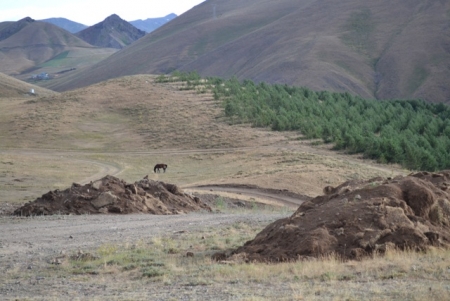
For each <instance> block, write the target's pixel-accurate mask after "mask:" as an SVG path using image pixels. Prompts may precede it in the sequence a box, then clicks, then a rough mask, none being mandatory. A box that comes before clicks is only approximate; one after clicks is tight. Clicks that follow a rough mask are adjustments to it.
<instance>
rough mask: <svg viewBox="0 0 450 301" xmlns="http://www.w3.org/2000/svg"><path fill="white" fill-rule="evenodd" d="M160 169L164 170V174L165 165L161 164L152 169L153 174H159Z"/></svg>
mask: <svg viewBox="0 0 450 301" xmlns="http://www.w3.org/2000/svg"><path fill="white" fill-rule="evenodd" d="M160 169H164V172H166V169H167V164H162V163H161V164H156V165H155V168H153V171H154V172H156V171H158V172H159V170H160Z"/></svg>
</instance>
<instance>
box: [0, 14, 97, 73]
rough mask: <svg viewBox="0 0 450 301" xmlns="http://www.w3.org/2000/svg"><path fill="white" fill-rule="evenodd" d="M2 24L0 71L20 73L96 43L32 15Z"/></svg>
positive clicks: (88, 47) (0, 32) (0, 33)
mask: <svg viewBox="0 0 450 301" xmlns="http://www.w3.org/2000/svg"><path fill="white" fill-rule="evenodd" d="M5 23H7V24H6V25H5V24H3V23H1V24H2V25H1V26H0V28H1V29H0V36H2V39H1V41H0V72H3V73H5V74H8V75H17V74H20V73H22V72H26V70H28V69H30V68H35V67H36V66H37V65H39V64H42V63H44V62H47V61H48V60H50V59H52V58H54V57H57V56H58V55H60V54H62V53H64V52H67V51H69V50H73V49H80V48H81V49H92V48H94V46H92V45H90V44H88V43H86V42H84V41H83V40H81V39H79V38H77V37H76V36H74V35H72V34H71V33H70V32H68V31H66V30H64V29H61V28H59V27H57V26H55V25H53V24H50V23H46V22H40V21H35V20H33V19H31V18H29V17H27V18H24V19H22V20H19V21H17V22H5Z"/></svg>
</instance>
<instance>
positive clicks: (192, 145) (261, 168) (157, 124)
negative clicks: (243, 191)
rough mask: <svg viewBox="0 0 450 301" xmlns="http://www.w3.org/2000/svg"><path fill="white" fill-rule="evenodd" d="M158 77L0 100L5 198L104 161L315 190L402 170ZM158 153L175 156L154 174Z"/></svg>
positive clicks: (191, 180) (123, 168)
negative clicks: (235, 114) (269, 126)
mask: <svg viewBox="0 0 450 301" xmlns="http://www.w3.org/2000/svg"><path fill="white" fill-rule="evenodd" d="M154 78H155V77H154V76H149V75H140V76H132V77H123V78H119V79H114V80H110V81H107V82H102V83H99V84H96V85H93V86H90V87H87V88H83V89H79V90H75V91H69V92H65V93H62V94H60V95H54V96H46V97H41V98H33V99H31V100H30V98H25V99H14V100H12V99H0V141H1V145H0V188H1V189H0V191H2V194H3V195H2V196H0V200H3V201H10V202H22V201H24V200H30V199H34V198H36V197H37V196H38V195H41V194H42V193H44V192H46V190H47V191H48V189H56V188H59V189H62V188H65V187H67V186H70V184H71V183H72V182H80V181H83V180H84V179H86V178H87V177H90V176H92V175H93V174H95V171H96V170H97V172H100V171H101V170H111V172H114V170H116V169H117V170H119V171H120V177H122V178H124V179H126V180H127V181H135V180H136V179H140V178H142V177H143V176H144V175H146V174H150V175H151V177H152V178H155V179H158V178H159V177H161V178H164V179H166V180H170V181H173V183H177V184H179V185H192V184H195V183H203V184H205V183H211V182H212V183H243V184H255V185H259V186H263V187H273V188H279V189H289V190H292V191H295V192H298V193H303V194H307V195H317V194H319V193H321V191H322V188H323V187H324V186H327V185H337V184H339V183H340V182H342V181H344V180H345V179H353V178H358V177H364V178H366V177H374V176H377V175H384V176H391V175H392V174H393V173H395V174H397V173H398V172H403V171H399V170H398V169H396V168H395V167H389V168H387V167H383V166H371V165H367V163H364V161H359V160H358V159H356V158H355V157H353V159H351V160H350V161H349V158H351V157H346V156H344V157H340V156H339V155H337V154H336V153H332V152H330V151H328V150H327V149H326V147H325V146H324V147H323V148H311V147H310V146H309V142H306V141H302V140H298V134H297V133H294V132H293V133H279V132H272V131H270V130H266V129H255V128H251V127H248V126H247V125H233V126H230V125H228V124H227V123H226V122H225V120H224V117H223V111H222V108H221V106H220V104H219V103H217V102H216V101H214V100H213V97H212V95H208V94H199V93H197V92H195V91H179V90H178V88H177V87H176V85H177V84H155V83H153V80H154ZM174 85H175V86H174ZM335 156H336V157H335ZM33 162H34V163H35V164H34V163H33ZM160 162H165V163H167V164H169V170H170V172H169V173H166V174H163V175H159V174H153V173H152V167H153V165H154V164H156V163H160ZM281 179H282V180H281Z"/></svg>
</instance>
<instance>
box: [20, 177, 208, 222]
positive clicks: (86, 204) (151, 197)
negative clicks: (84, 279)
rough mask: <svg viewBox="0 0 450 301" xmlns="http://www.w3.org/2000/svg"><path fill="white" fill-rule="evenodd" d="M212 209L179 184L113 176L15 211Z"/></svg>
mask: <svg viewBox="0 0 450 301" xmlns="http://www.w3.org/2000/svg"><path fill="white" fill-rule="evenodd" d="M199 210H207V211H211V208H210V207H209V206H208V205H206V204H204V203H203V202H202V201H201V200H200V199H199V198H198V197H192V196H190V195H188V194H185V193H183V192H182V191H181V190H180V189H179V188H178V187H177V186H176V185H173V184H168V183H164V182H158V181H153V180H149V179H148V178H147V177H145V178H144V179H142V180H140V181H138V182H135V183H133V184H127V183H126V182H125V181H123V180H120V179H118V178H115V177H113V176H109V175H108V176H105V177H104V178H102V179H100V180H97V181H95V182H91V183H90V184H86V185H80V184H76V183H74V184H72V186H71V187H70V188H68V189H66V190H64V191H59V190H54V191H49V192H48V193H46V194H44V195H42V197H40V198H38V199H36V200H35V201H33V202H30V203H28V204H26V205H24V206H22V207H21V208H19V209H17V210H15V211H14V214H15V215H21V216H30V215H51V214H95V213H121V214H127V213H139V212H142V213H150V214H159V215H168V214H184V213H187V212H191V211H199Z"/></svg>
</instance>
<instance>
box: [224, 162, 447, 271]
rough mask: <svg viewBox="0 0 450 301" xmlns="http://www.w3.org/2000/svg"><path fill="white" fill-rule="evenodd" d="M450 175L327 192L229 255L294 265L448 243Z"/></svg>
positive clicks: (425, 174) (380, 181)
mask: <svg viewBox="0 0 450 301" xmlns="http://www.w3.org/2000/svg"><path fill="white" fill-rule="evenodd" d="M449 187H450V170H449V171H442V172H439V173H428V172H420V173H416V174H412V175H409V176H406V177H402V176H400V177H396V178H394V179H391V178H388V179H383V178H375V179H371V180H369V181H349V182H346V183H344V184H342V185H340V186H338V187H335V188H334V187H325V188H324V193H325V195H323V196H318V197H316V198H314V199H312V200H310V201H307V202H305V203H303V204H302V205H301V206H300V207H299V208H298V209H297V211H296V212H295V213H294V214H293V215H292V216H291V217H289V218H285V219H281V220H278V221H276V222H274V223H272V224H270V225H269V226H267V227H266V228H265V229H264V230H263V231H262V232H260V233H259V234H258V235H257V236H256V238H255V239H254V240H252V241H248V242H247V243H246V244H245V245H244V246H242V247H240V248H238V249H237V250H235V251H233V253H232V255H234V256H237V257H239V258H245V259H246V260H248V261H264V262H276V261H293V260H299V259H307V258H308V257H321V256H327V255H329V254H335V255H337V256H338V257H341V258H343V259H360V258H363V257H365V256H369V255H372V254H374V253H383V252H385V251H386V250H387V249H389V248H399V249H413V250H425V249H426V248H428V247H429V246H438V247H439V246H440V247H448V246H449V243H450V219H449V218H450V202H449V200H450V193H449V191H450V190H448V188H449Z"/></svg>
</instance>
